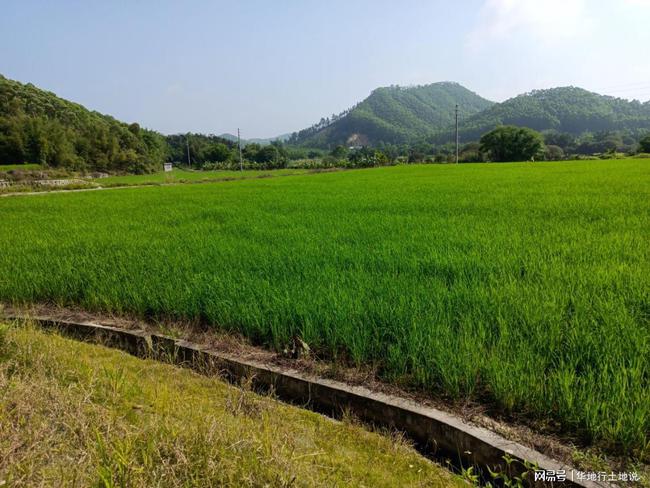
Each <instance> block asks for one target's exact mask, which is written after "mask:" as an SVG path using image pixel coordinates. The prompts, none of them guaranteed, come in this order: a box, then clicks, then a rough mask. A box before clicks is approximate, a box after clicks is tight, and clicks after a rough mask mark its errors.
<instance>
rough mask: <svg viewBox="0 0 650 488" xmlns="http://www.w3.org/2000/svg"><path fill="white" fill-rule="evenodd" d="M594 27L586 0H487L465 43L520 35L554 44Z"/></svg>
mask: <svg viewBox="0 0 650 488" xmlns="http://www.w3.org/2000/svg"><path fill="white" fill-rule="evenodd" d="M628 1H637V2H646V1H650V0H628ZM593 29H594V20H593V19H592V18H591V17H590V16H589V13H588V9H587V2H586V1H585V0H543V1H542V0H486V1H485V3H484V4H483V7H482V9H481V12H480V14H479V25H478V26H477V27H476V28H475V29H474V30H473V31H472V32H471V33H470V34H469V37H468V45H469V47H471V48H474V49H476V48H478V47H480V46H481V45H483V44H484V43H485V42H486V41H487V42H489V41H502V40H508V41H512V40H514V39H515V37H516V38H520V36H526V37H531V38H533V40H535V41H540V42H543V43H545V44H554V43H559V42H563V41H566V40H567V39H575V38H578V37H583V36H585V35H587V34H589V33H590V32H592V31H593Z"/></svg>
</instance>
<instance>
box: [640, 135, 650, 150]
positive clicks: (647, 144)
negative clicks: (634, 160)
mask: <svg viewBox="0 0 650 488" xmlns="http://www.w3.org/2000/svg"><path fill="white" fill-rule="evenodd" d="M639 152H642V153H650V134H648V135H647V136H645V137H644V138H643V139H641V140H640V141H639Z"/></svg>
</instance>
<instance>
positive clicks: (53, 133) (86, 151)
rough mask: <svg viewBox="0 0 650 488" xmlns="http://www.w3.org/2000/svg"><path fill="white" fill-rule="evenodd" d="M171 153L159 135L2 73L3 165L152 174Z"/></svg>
mask: <svg viewBox="0 0 650 488" xmlns="http://www.w3.org/2000/svg"><path fill="white" fill-rule="evenodd" d="M166 154H167V144H166V142H165V138H164V137H163V136H162V135H160V134H158V133H157V132H153V131H150V130H146V129H142V128H141V127H140V126H139V125H138V124H136V123H133V124H130V125H129V124H125V123H123V122H120V121H118V120H115V119H114V118H112V117H110V116H108V115H102V114H100V113H98V112H91V111H89V110H87V109H86V108H84V107H83V106H81V105H79V104H76V103H72V102H69V101H67V100H64V99H62V98H59V97H57V96H56V95H55V94H53V93H51V92H47V91H44V90H41V89H39V88H36V87H35V86H34V85H32V84H31V83H29V84H26V85H25V84H22V83H19V82H17V81H12V80H9V79H7V78H5V77H3V76H2V75H0V164H3V163H4V164H18V163H23V162H30V163H41V164H46V165H48V166H52V167H65V168H71V169H88V170H96V171H128V172H147V171H152V170H155V169H158V168H160V166H161V164H162V163H163V161H164V160H165V158H166Z"/></svg>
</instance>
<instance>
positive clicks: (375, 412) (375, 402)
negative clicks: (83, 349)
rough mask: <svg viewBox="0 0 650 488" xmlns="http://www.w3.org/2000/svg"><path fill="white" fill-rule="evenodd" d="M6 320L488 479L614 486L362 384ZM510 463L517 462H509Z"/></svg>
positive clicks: (146, 339) (151, 337)
mask: <svg viewBox="0 0 650 488" xmlns="http://www.w3.org/2000/svg"><path fill="white" fill-rule="evenodd" d="M5 318H6V319H8V320H18V321H31V322H33V323H36V324H38V325H40V326H42V327H45V328H56V329H58V330H60V331H61V332H62V333H64V334H66V335H68V336H71V337H74V338H76V339H80V340H83V341H87V342H94V343H100V344H103V345H105V346H108V347H112V348H117V349H120V350H123V351H125V352H128V353H129V354H132V355H135V356H138V357H143V358H153V359H158V360H164V361H167V362H171V363H173V364H176V365H179V366H183V367H189V368H192V369H194V370H196V371H198V372H199V373H203V374H210V375H219V376H221V377H223V378H225V379H227V380H228V381H230V382H232V383H238V384H239V383H241V382H243V381H249V382H250V384H251V386H252V387H253V389H255V390H257V391H273V393H274V394H275V395H276V396H277V397H278V398H279V399H282V400H285V401H288V402H291V403H293V404H297V405H300V406H302V407H305V408H309V409H311V410H314V411H318V412H320V413H324V414H326V415H330V416H334V417H337V416H339V415H340V414H341V412H343V411H346V412H350V413H352V414H353V415H354V416H355V417H356V418H358V419H359V420H361V421H363V422H367V423H370V424H373V425H377V426H381V427H387V428H390V429H396V430H398V431H401V432H404V433H405V434H406V435H407V436H408V437H409V438H411V439H412V440H413V441H414V442H415V443H416V446H417V447H418V449H419V450H420V451H422V452H424V453H425V454H428V455H433V456H434V457H436V458H438V459H449V460H450V461H451V462H452V464H454V465H455V466H456V467H464V468H467V467H469V466H474V467H476V468H477V470H478V471H479V472H483V473H484V474H487V473H486V472H485V471H486V470H485V468H486V467H489V468H490V469H491V470H492V471H498V472H504V473H509V475H510V476H519V475H521V474H523V473H524V472H525V471H527V470H529V469H530V467H531V465H532V466H534V469H536V470H540V471H546V472H556V473H557V472H565V473H566V482H563V483H560V484H561V485H563V486H581V487H605V486H611V485H609V484H607V483H601V482H593V481H585V480H577V479H572V478H574V476H573V473H575V472H577V470H574V468H572V467H571V466H567V465H565V464H563V463H561V462H559V461H556V460H554V459H551V458H549V457H548V456H545V455H544V454H542V453H540V452H537V451H535V450H533V449H530V448H527V447H525V446H522V445H521V444H518V443H516V442H512V441H509V440H506V439H504V438H503V437H501V436H499V435H498V434H496V433H494V432H491V431H489V430H487V429H484V428H481V427H477V426H474V425H470V424H468V423H467V422H465V421H463V420H461V419H460V418H458V417H456V416H454V415H451V414H449V413H446V412H443V411H440V410H438V409H435V408H432V407H429V406H422V405H418V404H417V403H415V402H413V401H411V400H407V399H404V398H400V397H397V396H393V395H387V394H384V393H378V392H373V391H371V390H369V389H367V388H364V387H361V386H352V385H348V384H346V383H342V382H340V381H334V380H330V379H325V378H318V377H313V376H311V375H307V374H304V373H302V372H300V371H296V370H290V369H286V368H281V367H278V366H275V365H272V364H267V363H264V362H261V361H256V360H251V359H242V358H239V357H237V356H236V355H233V354H229V353H225V352H222V351H215V350H211V349H209V348H204V347H202V346H201V345H199V344H194V343H191V342H188V341H185V340H182V339H174V338H172V337H168V336H164V335H159V334H156V333H151V332H147V331H144V330H137V329H136V330H132V329H122V328H118V327H110V326H105V325H99V324H96V323H92V322H75V321H70V320H63V319H59V318H54V317H49V316H28V315H19V314H8V315H6V317H5ZM506 459H509V460H510V459H512V460H514V462H510V461H509V462H506ZM529 480H530V478H529ZM531 481H532V480H531ZM532 484H534V485H539V486H554V484H553V483H543V482H539V483H534V482H533V483H532Z"/></svg>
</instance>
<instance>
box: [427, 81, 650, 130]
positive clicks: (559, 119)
mask: <svg viewBox="0 0 650 488" xmlns="http://www.w3.org/2000/svg"><path fill="white" fill-rule="evenodd" d="M498 125H519V126H526V127H530V128H532V129H535V130H539V131H542V130H557V131H559V132H567V133H571V134H575V135H578V134H581V133H583V132H600V131H625V130H628V131H629V130H632V131H634V130H638V129H648V128H650V102H645V103H641V102H639V101H636V100H633V101H629V100H625V99H622V98H615V97H610V96H605V95H599V94H597V93H593V92H590V91H587V90H584V89H582V88H576V87H561V88H551V89H548V90H535V91H532V92H530V93H525V94H523V95H519V96H517V97H514V98H511V99H509V100H506V101H505V102H503V103H498V104H495V105H493V106H492V107H490V108H488V109H487V110H484V111H482V112H480V113H477V114H475V115H472V116H470V117H468V118H466V119H464V120H463V121H461V124H460V135H461V139H462V140H464V141H470V140H476V139H478V138H480V137H481V135H482V134H484V133H486V132H488V131H490V130H492V129H493V128H494V127H496V126H498ZM448 134H449V131H447V133H442V132H441V133H440V134H439V137H438V139H439V142H446V141H448V140H449V135H448Z"/></svg>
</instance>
